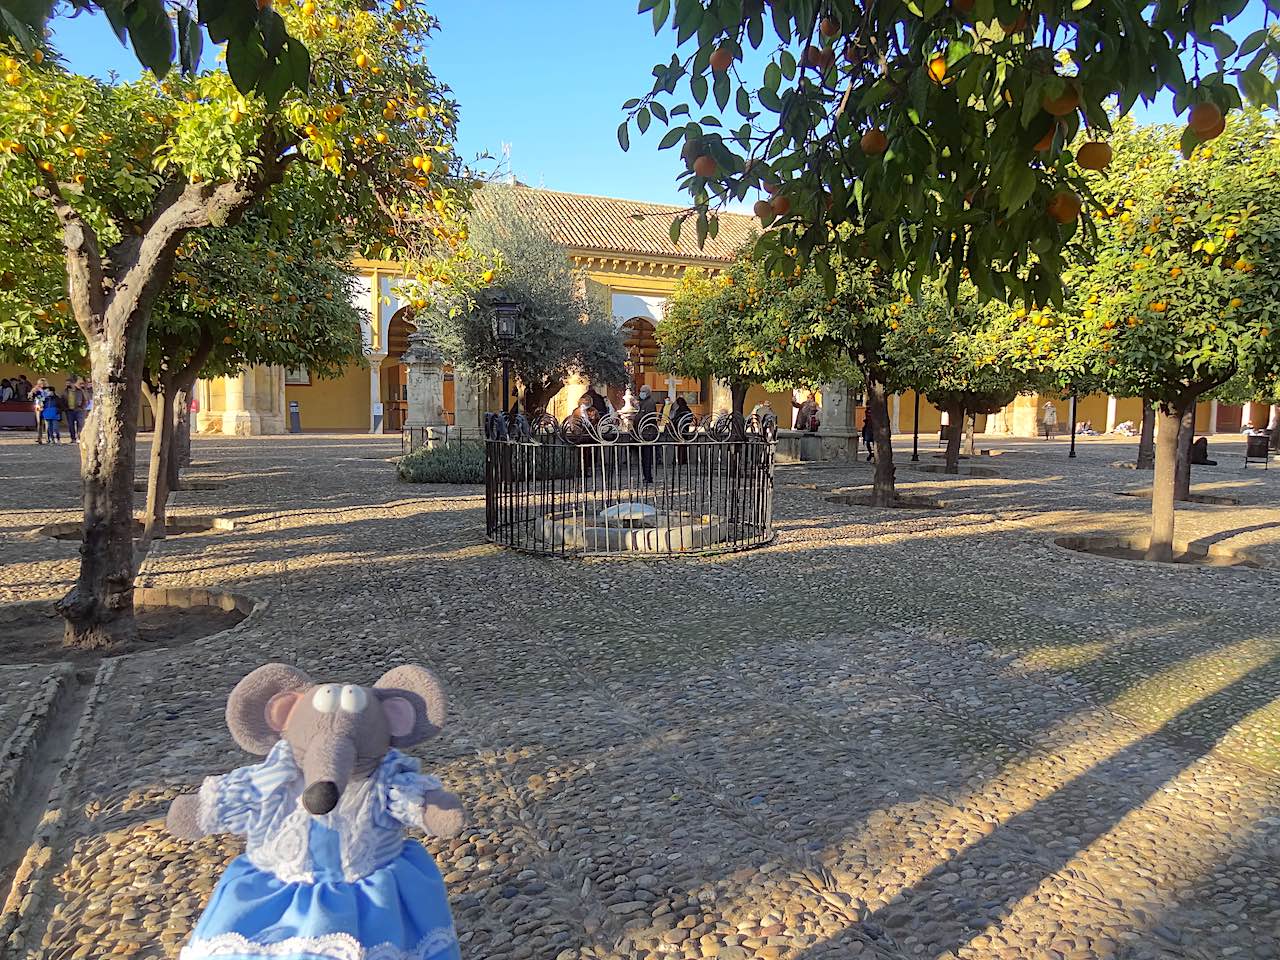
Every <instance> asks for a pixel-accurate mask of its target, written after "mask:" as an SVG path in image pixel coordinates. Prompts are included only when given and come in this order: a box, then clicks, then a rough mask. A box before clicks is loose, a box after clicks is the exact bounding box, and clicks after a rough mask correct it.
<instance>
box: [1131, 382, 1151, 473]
mask: <svg viewBox="0 0 1280 960" xmlns="http://www.w3.org/2000/svg"><path fill="white" fill-rule="evenodd" d="M1155 432H1156V411H1155V407H1154V406H1152V403H1151V401H1150V400H1148V399H1147V398H1146V397H1143V398H1142V429H1141V430H1140V431H1139V433H1138V462H1137V463H1136V464H1135V466H1136V467H1137V468H1138V469H1139V470H1151V469H1152V468H1154V467H1155V464H1156V448H1155Z"/></svg>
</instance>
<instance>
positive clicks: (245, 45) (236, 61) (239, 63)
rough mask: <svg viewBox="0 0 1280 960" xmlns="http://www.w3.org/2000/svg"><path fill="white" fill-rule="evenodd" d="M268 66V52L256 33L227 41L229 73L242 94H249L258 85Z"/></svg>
mask: <svg viewBox="0 0 1280 960" xmlns="http://www.w3.org/2000/svg"><path fill="white" fill-rule="evenodd" d="M266 65H267V52H266V51H265V50H263V49H262V43H261V38H260V37H259V36H258V34H257V33H256V32H255V33H251V34H249V35H248V36H247V37H232V38H231V39H230V40H228V41H227V73H229V74H231V82H232V83H234V84H235V85H236V89H237V90H239V91H240V92H241V93H248V92H249V91H251V90H253V89H254V87H256V86H257V85H258V80H259V78H260V77H261V76H262V73H263V69H264V68H265V67H266Z"/></svg>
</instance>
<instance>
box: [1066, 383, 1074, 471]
mask: <svg viewBox="0 0 1280 960" xmlns="http://www.w3.org/2000/svg"><path fill="white" fill-rule="evenodd" d="M1075 455H1076V395H1075V394H1074V393H1073V394H1071V452H1070V453H1068V454H1067V457H1068V459H1075Z"/></svg>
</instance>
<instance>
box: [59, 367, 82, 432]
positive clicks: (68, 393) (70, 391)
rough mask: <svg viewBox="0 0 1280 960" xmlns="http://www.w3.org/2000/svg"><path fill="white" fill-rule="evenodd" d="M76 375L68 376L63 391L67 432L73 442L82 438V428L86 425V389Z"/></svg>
mask: <svg viewBox="0 0 1280 960" xmlns="http://www.w3.org/2000/svg"><path fill="white" fill-rule="evenodd" d="M82 382H83V381H78V380H77V379H76V378H75V377H67V387H66V389H65V390H64V391H63V392H62V408H63V410H65V411H66V415H67V433H68V434H69V435H70V437H71V442H72V443H77V442H78V441H79V440H80V430H81V428H82V427H84V399H85V397H84V391H82V390H81V389H80V383H82Z"/></svg>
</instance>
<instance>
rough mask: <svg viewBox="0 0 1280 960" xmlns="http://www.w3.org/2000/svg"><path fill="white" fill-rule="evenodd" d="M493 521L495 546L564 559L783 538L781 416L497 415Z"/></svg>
mask: <svg viewBox="0 0 1280 960" xmlns="http://www.w3.org/2000/svg"><path fill="white" fill-rule="evenodd" d="M485 430H486V435H487V439H486V441H485V526H486V532H487V535H488V538H489V539H490V540H491V541H493V542H494V543H499V544H502V545H503V546H508V547H513V548H515V549H518V550H525V551H528V552H531V553H545V554H556V555H565V556H645V555H648V556H662V555H674V554H707V553H723V552H728V551H734V550H745V549H749V548H751V547H758V546H762V545H763V544H766V543H769V542H770V541H771V540H773V537H774V531H773V461H774V445H775V440H776V437H777V423H776V421H774V420H773V419H768V420H765V421H761V420H759V419H757V418H752V419H750V420H744V419H743V418H742V417H738V416H733V415H730V416H725V417H720V418H715V419H711V418H707V419H705V420H698V419H696V418H694V417H693V416H686V417H685V418H683V419H681V420H679V421H672V420H663V419H661V418H659V417H658V416H657V415H655V414H648V415H647V416H646V417H642V418H639V419H634V418H629V417H626V416H622V415H610V416H606V417H602V418H600V419H599V420H588V419H586V418H584V417H580V416H577V415H575V416H573V417H570V418H569V419H567V420H565V421H564V422H563V423H560V422H558V421H556V420H555V419H554V418H552V417H543V418H541V419H538V420H536V421H534V422H532V423H530V422H528V421H527V420H525V418H524V417H523V416H519V417H516V418H506V417H502V416H501V415H497V414H490V415H488V417H487V418H486V424H485Z"/></svg>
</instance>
